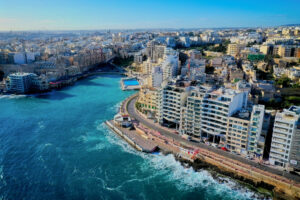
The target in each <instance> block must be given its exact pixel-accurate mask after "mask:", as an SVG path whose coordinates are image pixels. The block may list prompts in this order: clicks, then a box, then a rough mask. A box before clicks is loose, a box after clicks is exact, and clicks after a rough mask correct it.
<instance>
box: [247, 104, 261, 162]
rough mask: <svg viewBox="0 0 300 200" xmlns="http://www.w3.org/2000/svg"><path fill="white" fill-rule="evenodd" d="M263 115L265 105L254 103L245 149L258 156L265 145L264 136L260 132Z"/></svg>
mask: <svg viewBox="0 0 300 200" xmlns="http://www.w3.org/2000/svg"><path fill="white" fill-rule="evenodd" d="M264 116H265V106H264V105H254V106H253V108H252V113H251V120H250V129H249V135H248V145H247V151H248V153H250V154H252V155H254V156H256V157H259V158H262V156H263V152H264V147H265V137H264V136H263V133H262V130H263V122H264Z"/></svg>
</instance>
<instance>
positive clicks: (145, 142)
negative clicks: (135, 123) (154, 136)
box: [105, 120, 158, 153]
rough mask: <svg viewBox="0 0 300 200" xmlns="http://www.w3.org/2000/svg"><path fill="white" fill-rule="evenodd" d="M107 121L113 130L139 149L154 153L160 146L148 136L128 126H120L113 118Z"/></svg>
mask: <svg viewBox="0 0 300 200" xmlns="http://www.w3.org/2000/svg"><path fill="white" fill-rule="evenodd" d="M105 123H106V125H107V126H108V127H109V128H110V129H111V130H113V131H114V132H115V133H117V134H118V135H119V136H121V137H122V138H124V139H125V140H126V141H127V142H128V143H129V144H130V145H132V146H133V147H135V148H136V149H137V150H139V151H142V152H145V153H152V152H154V151H156V150H157V149H158V148H157V147H158V146H157V145H156V144H155V143H154V142H152V141H151V140H149V139H148V138H147V137H145V136H144V137H143V136H142V135H140V134H138V133H137V132H136V131H135V130H129V129H128V128H123V127H121V126H118V125H116V124H115V123H114V121H113V120H110V121H106V122H105Z"/></svg>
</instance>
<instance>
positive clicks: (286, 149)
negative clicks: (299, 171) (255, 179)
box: [269, 107, 299, 168]
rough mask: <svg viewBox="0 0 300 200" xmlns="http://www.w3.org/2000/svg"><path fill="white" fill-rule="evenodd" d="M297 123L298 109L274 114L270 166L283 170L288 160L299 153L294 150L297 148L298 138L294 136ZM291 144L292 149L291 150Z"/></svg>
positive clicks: (293, 108) (294, 108)
mask: <svg viewBox="0 0 300 200" xmlns="http://www.w3.org/2000/svg"><path fill="white" fill-rule="evenodd" d="M298 123H299V107H291V108H290V109H288V110H287V109H285V110H284V111H283V112H278V113H277V114H276V117H275V122H274V127H273V136H272V143H271V150H270V157H269V160H270V163H271V164H273V165H276V166H280V167H284V168H285V167H287V166H288V163H289V161H290V158H291V157H292V158H293V157H294V156H297V152H299V149H296V147H297V146H298V144H296V141H297V140H298V137H299V136H298V135H296V134H297V133H299V131H298V130H297V129H298V127H297V126H298ZM293 139H295V141H293ZM292 144H293V147H294V149H292V148H291V146H292ZM291 150H293V151H291ZM290 155H292V156H290ZM292 162H293V161H292Z"/></svg>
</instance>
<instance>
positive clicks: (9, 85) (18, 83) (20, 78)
mask: <svg viewBox="0 0 300 200" xmlns="http://www.w3.org/2000/svg"><path fill="white" fill-rule="evenodd" d="M6 89H7V91H8V92H11V93H17V94H26V93H29V92H36V91H46V90H48V89H49V83H48V79H47V77H46V76H44V75H42V76H38V75H36V74H34V73H14V74H10V75H9V76H8V78H7V79H6Z"/></svg>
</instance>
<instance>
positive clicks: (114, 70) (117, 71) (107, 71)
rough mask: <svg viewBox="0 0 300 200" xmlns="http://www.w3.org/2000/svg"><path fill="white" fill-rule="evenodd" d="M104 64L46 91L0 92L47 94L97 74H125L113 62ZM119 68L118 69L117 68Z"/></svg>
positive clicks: (2, 94)
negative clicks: (109, 67) (108, 67)
mask: <svg viewBox="0 0 300 200" xmlns="http://www.w3.org/2000/svg"><path fill="white" fill-rule="evenodd" d="M101 65H102V66H103V65H104V68H105V69H104V70H103V71H100V70H101V67H99V69H96V70H90V71H88V72H85V73H81V74H79V75H76V76H74V77H68V79H66V80H62V84H60V85H59V86H58V87H52V88H51V87H50V86H49V87H50V88H49V89H48V90H45V91H32V92H29V93H26V94H15V93H8V92H0V95H1V96H6V95H25V96H30V95H40V94H46V93H49V92H51V91H53V90H54V91H55V90H59V89H62V88H65V87H69V86H72V85H74V84H75V83H76V82H77V81H78V80H82V79H85V78H88V77H90V76H96V75H102V74H116V75H124V76H125V72H124V71H123V72H122V71H120V70H121V68H119V67H117V66H115V65H113V64H111V63H105V64H101ZM106 65H110V66H111V67H112V69H107V66H106ZM117 68H118V69H117Z"/></svg>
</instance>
